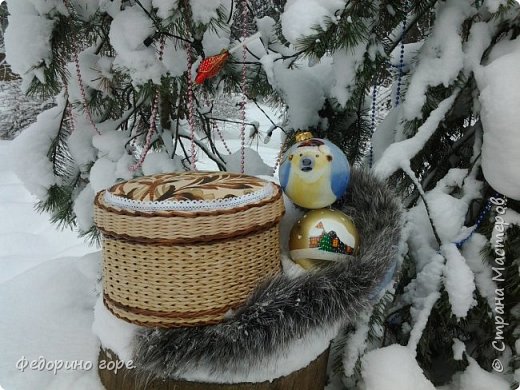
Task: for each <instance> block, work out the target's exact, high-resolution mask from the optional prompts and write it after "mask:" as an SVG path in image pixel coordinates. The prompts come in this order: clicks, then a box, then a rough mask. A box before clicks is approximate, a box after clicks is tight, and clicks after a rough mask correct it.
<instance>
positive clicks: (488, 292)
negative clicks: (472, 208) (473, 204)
mask: <svg viewBox="0 0 520 390" xmlns="http://www.w3.org/2000/svg"><path fill="white" fill-rule="evenodd" d="M487 244H488V240H487V239H486V237H484V236H483V235H482V234H479V233H475V234H473V236H471V238H470V239H469V240H468V241H467V242H466V244H465V245H464V247H463V250H462V254H463V256H464V258H465V259H466V263H467V264H468V266H469V267H470V269H471V271H472V272H473V274H474V278H475V285H476V287H477V289H478V292H479V293H480V295H481V296H482V297H484V298H485V299H486V300H487V302H488V305H489V306H490V307H494V306H495V289H496V287H497V286H496V284H495V282H494V281H493V280H492V270H491V267H490V265H489V264H488V263H486V262H484V261H482V255H481V252H482V250H483V249H484V248H485V246H486V245H487Z"/></svg>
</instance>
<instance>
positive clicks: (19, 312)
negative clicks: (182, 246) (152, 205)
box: [0, 107, 280, 390]
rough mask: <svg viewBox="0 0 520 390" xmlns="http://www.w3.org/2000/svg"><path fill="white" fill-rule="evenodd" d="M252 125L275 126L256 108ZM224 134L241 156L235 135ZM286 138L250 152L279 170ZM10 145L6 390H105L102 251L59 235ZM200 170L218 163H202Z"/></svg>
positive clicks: (2, 383) (4, 268)
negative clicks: (100, 334)
mask: <svg viewBox="0 0 520 390" xmlns="http://www.w3.org/2000/svg"><path fill="white" fill-rule="evenodd" d="M248 119H249V120H256V121H258V122H259V123H260V127H261V129H262V130H263V131H265V130H266V129H267V128H268V127H269V126H270V122H269V121H268V120H267V118H265V116H263V114H262V113H261V112H260V111H259V110H257V109H255V108H254V107H250V108H249V109H248ZM222 130H223V133H224V136H225V137H226V139H227V140H228V146H229V148H230V149H231V150H232V151H236V150H237V149H238V148H239V147H240V142H239V140H238V139H237V134H236V128H235V127H232V126H228V127H224V128H223V129H222ZM279 139H280V134H279V133H276V134H275V135H274V136H273V140H272V141H271V142H270V143H269V144H268V145H264V144H263V142H261V141H260V142H259V143H258V144H257V142H256V141H253V143H252V144H251V147H252V148H253V149H255V150H256V149H257V147H258V151H259V152H260V154H261V155H262V156H263V158H264V160H265V161H266V162H267V163H268V164H270V165H272V164H273V162H274V160H275V159H276V156H277V154H278V147H279ZM10 143H11V141H0V161H1V164H0V213H1V215H2V218H1V219H0V334H1V335H2V336H1V338H0V389H2V387H3V388H4V389H6V390H25V389H27V390H34V389H52V390H57V389H64V390H65V389H67V390H68V389H79V390H81V389H87V390H97V389H102V386H101V383H100V382H99V378H98V376H97V354H98V349H99V342H98V340H97V337H96V336H95V335H94V334H93V333H92V322H93V319H94V305H95V302H96V299H97V295H98V291H97V288H98V287H97V285H98V277H99V276H98V270H99V259H100V255H99V248H95V247H89V246H88V245H87V244H86V243H84V242H83V241H82V240H81V239H79V238H77V236H76V234H75V233H74V232H72V231H61V232H59V231H56V230H55V227H54V226H53V225H51V224H50V223H49V222H48V219H47V216H46V215H40V214H38V213H37V212H36V211H34V206H33V205H34V202H35V198H34V197H33V196H32V195H30V194H29V193H28V192H27V191H26V190H25V188H24V187H23V186H22V184H21V182H20V181H19V180H18V178H17V177H16V176H15V175H14V173H12V170H11V167H10V161H11V159H12V156H10V155H9V151H10ZM222 149H223V148H222ZM224 154H225V151H224ZM198 168H199V169H210V168H211V164H208V163H207V162H205V161H200V164H199V166H198ZM72 365H75V369H72ZM91 365H92V366H91ZM55 371H56V373H55Z"/></svg>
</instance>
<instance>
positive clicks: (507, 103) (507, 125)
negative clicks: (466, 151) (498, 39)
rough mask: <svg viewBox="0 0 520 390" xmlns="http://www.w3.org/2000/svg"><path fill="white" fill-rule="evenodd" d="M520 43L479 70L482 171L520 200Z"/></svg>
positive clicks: (477, 74)
mask: <svg viewBox="0 0 520 390" xmlns="http://www.w3.org/2000/svg"><path fill="white" fill-rule="evenodd" d="M518 63H520V46H517V47H516V50H515V51H513V52H511V53H509V54H506V55H503V56H501V57H499V58H497V59H496V60H494V61H493V62H491V63H490V64H489V65H487V66H484V67H482V68H481V69H479V70H478V71H477V72H476V73H475V77H476V79H477V84H478V87H479V89H480V98H479V101H480V104H481V111H480V115H481V119H482V125H483V128H484V142H483V145H482V170H483V172H484V176H485V177H486V180H487V181H488V182H489V184H490V185H491V186H492V187H493V188H494V189H495V190H496V191H498V192H500V193H502V194H503V195H506V196H507V197H509V198H512V199H516V200H520V184H519V183H520V159H518V150H520V130H519V128H518V123H520V111H519V110H518V107H519V106H520V78H518V75H517V70H516V69H517V67H518Z"/></svg>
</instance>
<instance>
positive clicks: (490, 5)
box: [483, 0, 507, 13]
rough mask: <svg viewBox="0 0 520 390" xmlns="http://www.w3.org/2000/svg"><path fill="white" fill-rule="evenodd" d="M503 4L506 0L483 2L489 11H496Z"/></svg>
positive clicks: (486, 0) (485, 0) (505, 3)
mask: <svg viewBox="0 0 520 390" xmlns="http://www.w3.org/2000/svg"><path fill="white" fill-rule="evenodd" d="M503 5H504V6H505V5H507V0H484V4H483V6H484V7H486V8H487V9H488V11H489V12H491V13H495V12H497V11H498V9H499V8H500V6H503Z"/></svg>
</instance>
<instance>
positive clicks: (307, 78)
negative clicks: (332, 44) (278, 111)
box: [260, 54, 332, 129]
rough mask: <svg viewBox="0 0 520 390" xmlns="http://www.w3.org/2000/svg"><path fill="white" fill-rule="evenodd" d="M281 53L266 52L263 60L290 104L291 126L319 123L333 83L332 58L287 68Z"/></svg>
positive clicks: (277, 86) (299, 126)
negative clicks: (281, 58)
mask: <svg viewBox="0 0 520 390" xmlns="http://www.w3.org/2000/svg"><path fill="white" fill-rule="evenodd" d="M277 58H278V59H279V54H269V55H265V56H263V57H262V58H261V59H260V62H261V63H262V65H263V67H264V69H265V71H266V73H267V77H268V80H269V83H270V84H271V85H272V86H273V88H275V89H277V90H278V91H279V92H280V93H281V94H282V95H283V96H284V99H285V102H286V103H287V105H288V109H287V116H288V126H287V127H288V128H293V129H306V128H308V127H309V126H315V125H317V124H318V123H319V121H320V117H319V115H318V111H319V110H320V109H321V108H322V106H323V103H324V102H325V97H326V95H328V90H329V88H330V85H331V83H332V77H331V73H330V72H329V70H330V67H331V62H332V59H331V58H330V57H328V58H324V59H322V61H321V62H320V63H319V64H317V65H315V66H313V67H312V68H308V67H303V66H302V67H301V68H295V69H288V68H287V64H285V63H284V61H278V60H277Z"/></svg>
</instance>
